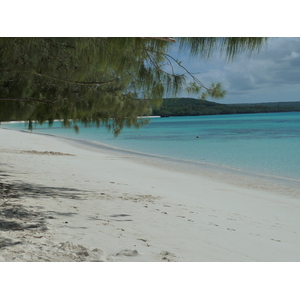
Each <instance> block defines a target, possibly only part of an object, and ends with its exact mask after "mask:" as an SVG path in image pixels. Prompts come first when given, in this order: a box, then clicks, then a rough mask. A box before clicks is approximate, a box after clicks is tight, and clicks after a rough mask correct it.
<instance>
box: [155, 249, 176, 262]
mask: <svg viewBox="0 0 300 300" xmlns="http://www.w3.org/2000/svg"><path fill="white" fill-rule="evenodd" d="M159 256H160V257H161V259H162V261H168V262H171V261H176V255H175V254H174V253H172V252H169V251H164V250H163V251H161V252H160V254H159Z"/></svg>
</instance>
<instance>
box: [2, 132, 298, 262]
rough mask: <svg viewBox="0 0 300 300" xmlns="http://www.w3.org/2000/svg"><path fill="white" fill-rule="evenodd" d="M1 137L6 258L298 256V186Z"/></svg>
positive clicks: (31, 137)
mask: <svg viewBox="0 0 300 300" xmlns="http://www.w3.org/2000/svg"><path fill="white" fill-rule="evenodd" d="M0 137H1V141H2V143H1V146H0V158H1V160H0V191H1V188H2V198H3V199H1V193H0V199H1V200H2V203H1V210H0V213H1V215H0V233H1V237H0V243H1V245H2V247H1V248H0V260H1V261H194V262H196V261H197V262H201V261H300V254H299V253H298V249H299V246H300V241H298V239H297V236H298V234H299V228H300V226H299V222H300V221H299V218H298V215H299V211H300V203H299V201H297V198H295V197H293V196H292V195H291V196H287V195H286V194H284V193H283V194H276V191H274V190H273V191H268V190H259V189H253V188H249V187H248V188H246V187H244V186H234V185H232V184H229V183H228V182H226V180H228V178H226V180H225V179H224V178H223V179H224V180H222V181H220V180H219V179H220V178H222V176H223V177H224V174H223V175H222V174H220V177H219V178H218V176H215V177H214V176H211V174H210V175H208V176H207V174H206V171H207V170H204V171H203V170H202V171H203V172H202V173H201V172H200V173H199V172H198V173H192V172H188V170H184V169H183V168H181V166H180V165H177V169H176V167H175V166H174V164H170V163H169V162H166V161H165V165H162V164H161V162H159V161H156V163H155V162H154V160H151V159H150V158H147V159H148V161H147V159H145V158H144V157H142V158H137V157H136V156H134V155H132V154H130V155H129V154H128V153H126V154H125V153H124V152H118V154H117V151H112V150H111V149H110V150H109V149H106V150H103V149H94V150H93V151H91V149H90V148H89V147H87V146H85V147H84V146H83V145H79V144H78V143H77V144H76V142H74V141H67V140H66V139H65V138H61V137H54V136H46V135H44V134H30V133H28V132H27V134H26V135H25V133H24V132H20V131H15V130H5V129H1V128H0ZM50 152H53V153H52V154H51V153H50ZM63 154H64V155H63ZM167 165H168V166H169V167H168V168H167V167H166V166H167ZM298 199H299V198H298Z"/></svg>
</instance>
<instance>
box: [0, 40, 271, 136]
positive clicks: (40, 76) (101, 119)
mask: <svg viewBox="0 0 300 300" xmlns="http://www.w3.org/2000/svg"><path fill="white" fill-rule="evenodd" d="M266 40H267V38H262V37H257V38H253V37H221V38H216V37H212V38H211V37H191V38H189V37H184V38H175V39H173V38H162V37H154V38H142V37H141V38H139V37H134V38H132V37H131V38H125V37H124V38H113V37H110V38H105V37H99V38H90V37H84V38H76V37H71V38H51V37H45V38H36V37H31V38H17V37H13V38H0V67H1V80H0V122H1V121H10V120H27V121H28V123H29V128H32V124H33V122H39V123H44V122H46V121H48V122H49V125H51V124H52V123H53V120H55V119H63V120H64V121H63V125H64V126H66V127H68V126H73V127H74V128H75V130H79V128H78V126H77V122H83V123H85V124H86V125H88V124H89V123H91V122H96V123H97V124H98V126H100V125H105V126H107V127H108V128H109V129H111V130H112V131H113V132H114V134H115V135H117V134H118V133H119V132H120V131H121V130H122V128H123V127H124V126H127V127H131V126H134V127H137V128H138V127H140V126H142V125H143V124H145V123H146V122H147V121H146V120H144V119H139V118H138V116H141V115H149V113H150V112H151V110H152V108H153V107H156V108H158V107H159V106H160V104H161V102H162V99H163V97H168V96H169V97H170V96H171V97H176V95H178V93H179V92H182V91H187V92H188V93H189V94H192V95H196V96H197V97H199V98H201V99H207V98H212V99H219V98H222V97H224V96H225V93H226V92H225V91H224V90H223V88H222V86H221V84H220V83H214V82H213V83H211V85H210V86H205V85H203V84H202V82H201V81H200V80H199V78H198V77H196V76H195V75H194V74H192V73H191V72H189V70H188V69H187V68H186V67H185V66H183V65H182V64H181V63H180V61H178V59H177V58H176V57H173V56H171V55H170V54H169V53H170V52H169V50H170V49H171V47H172V45H173V44H174V43H177V44H178V45H179V46H178V48H179V51H181V52H182V51H184V52H187V53H188V54H189V55H190V56H191V57H193V58H194V59H195V60H196V59H204V58H209V56H210V55H211V54H212V53H213V52H214V51H219V52H221V53H222V54H223V55H224V56H225V57H224V59H226V60H232V59H233V58H234V57H235V55H237V54H238V53H240V52H246V53H249V54H251V53H252V52H253V51H254V50H259V49H260V48H261V47H262V45H264V43H265V42H266ZM175 66H176V68H175ZM175 69H176V71H175ZM199 71H201V70H199ZM70 120H72V121H70ZM111 120H112V121H111Z"/></svg>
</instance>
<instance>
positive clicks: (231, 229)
mask: <svg viewBox="0 0 300 300" xmlns="http://www.w3.org/2000/svg"><path fill="white" fill-rule="evenodd" d="M227 230H230V231H235V229H233V228H227Z"/></svg>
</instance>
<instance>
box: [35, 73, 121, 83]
mask: <svg viewBox="0 0 300 300" xmlns="http://www.w3.org/2000/svg"><path fill="white" fill-rule="evenodd" d="M34 74H35V75H38V76H40V77H46V78H50V79H53V80H57V81H61V82H66V83H69V84H74V85H102V84H108V83H112V82H115V81H116V79H111V80H108V81H94V82H82V81H71V80H66V79H61V78H57V77H53V76H50V75H47V74H42V73H37V72H35V73H34Z"/></svg>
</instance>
